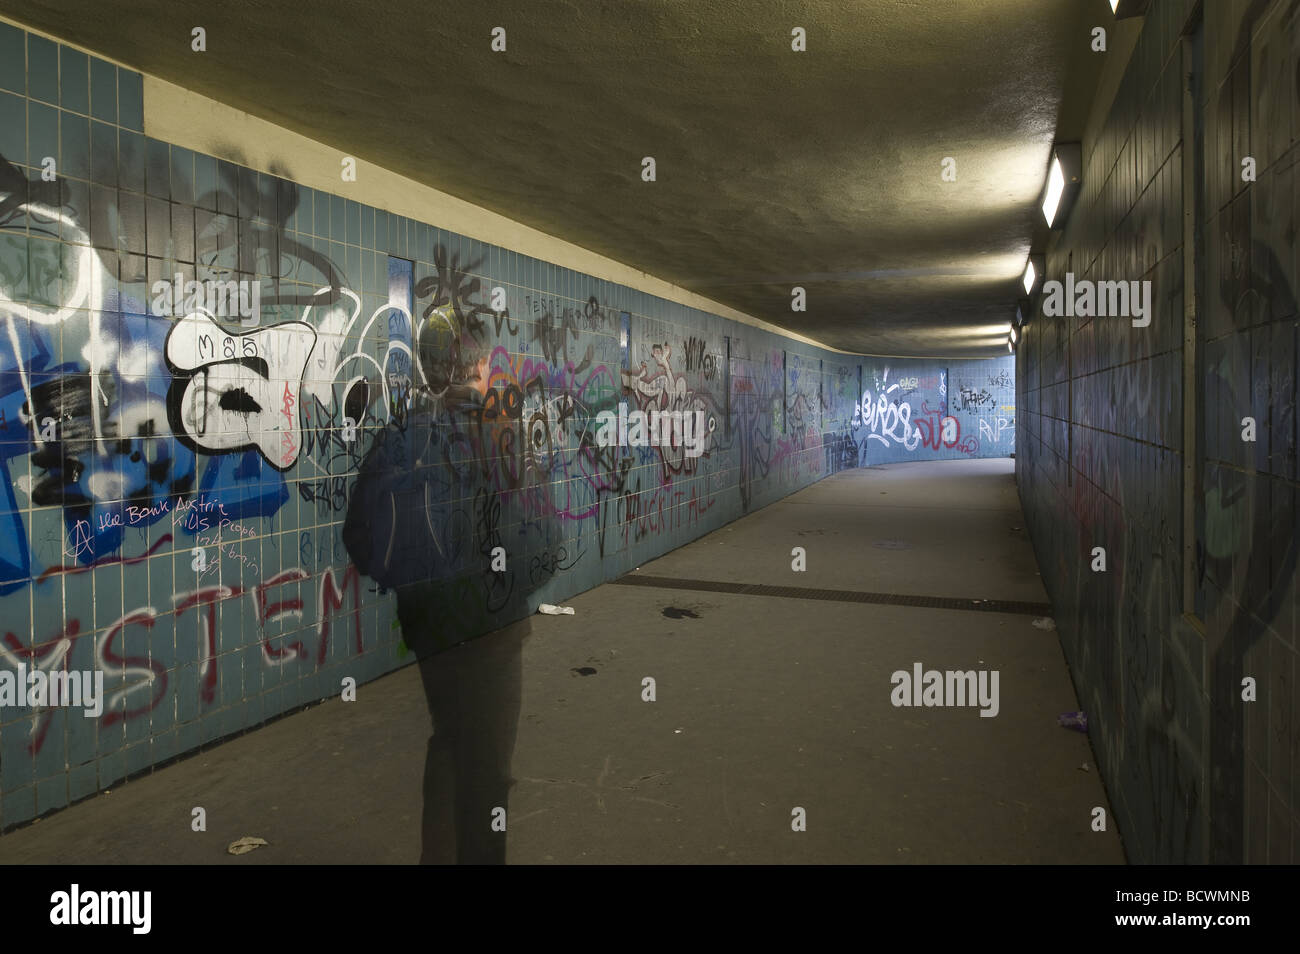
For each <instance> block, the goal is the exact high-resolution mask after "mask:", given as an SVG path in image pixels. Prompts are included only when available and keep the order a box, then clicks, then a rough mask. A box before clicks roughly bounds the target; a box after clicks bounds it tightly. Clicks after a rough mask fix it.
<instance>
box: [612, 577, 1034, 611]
mask: <svg viewBox="0 0 1300 954" xmlns="http://www.w3.org/2000/svg"><path fill="white" fill-rule="evenodd" d="M613 582H614V583H616V584H618V585H620V586H653V587H658V588H659V589H664V590H695V591H698V592H704V593H734V594H736V595H737V596H783V597H786V598H787V599H796V600H827V601H829V602H832V603H877V604H883V605H886V606H921V607H925V608H926V609H955V610H975V611H977V612H981V613H1022V614H1024V615H1026V616H1051V615H1052V607H1051V604H1050V603H1027V602H1024V601H1021V600H976V599H968V600H967V599H955V598H953V597H951V596H912V595H910V594H907V593H867V592H864V591H862V590H819V589H814V588H812V587H806V586H769V585H767V584H765V583H727V582H724V581H722V580H687V579H680V578H677V577H671V576H648V575H642V574H628V575H627V576H621V577H619V578H618V579H617V580H614V581H613Z"/></svg>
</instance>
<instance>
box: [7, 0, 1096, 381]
mask: <svg viewBox="0 0 1300 954" xmlns="http://www.w3.org/2000/svg"><path fill="white" fill-rule="evenodd" d="M0 11H3V12H4V13H5V14H6V15H7V16H10V17H12V18H14V19H16V20H18V21H19V22H23V23H26V24H29V25H31V26H33V27H36V28H38V29H41V30H44V31H46V32H48V33H50V34H52V35H55V36H58V37H61V38H63V39H66V40H69V41H71V42H73V43H77V44H79V45H82V46H85V47H87V48H89V49H91V50H94V51H96V52H100V53H102V54H104V55H107V56H110V57H112V58H115V59H117V60H119V61H121V62H123V63H125V64H127V65H129V66H132V67H135V68H137V69H140V70H143V71H145V72H148V73H152V74H154V75H155V76H158V77H161V78H163V79H165V80H169V81H171V82H173V83H176V84H178V85H180V86H183V87H186V88H189V89H192V90H194V91H196V92H199V93H202V94H204V95H207V96H210V97H212V98H214V99H218V100H221V101H223V102H225V103H228V104H230V105H232V106H235V107H238V108H241V109H243V110H246V111H247V112H250V113H252V114H254V115H257V116H260V117H262V118H264V119H268V120H270V121H273V122H275V123H278V124H280V125H282V126H285V127H287V128H289V129H292V130H294V131H296V132H299V133H302V134H304V135H307V136H310V137H311V138H313V139H316V140H319V141H321V142H324V143H328V144H330V145H331V146H335V147H337V148H339V149H340V150H343V151H345V152H347V153H349V154H352V155H356V156H359V157H361V158H363V159H365V160H368V161H371V162H375V163H377V164H380V165H383V166H385V167H387V168H389V169H391V170H393V171H395V172H398V173H401V174H403V175H406V176H408V177H410V178H412V179H415V180H418V181H420V182H423V183H426V184H428V185H430V186H432V187H434V188H437V189H441V190H443V191H445V192H448V193H451V194H453V195H456V196H459V197H461V198H464V199H467V200H469V201H471V202H474V203H476V204H478V205H481V206H484V207H486V208H489V209H492V210H494V211H497V212H500V213H503V214H505V215H507V216H509V217H511V218H514V219H516V220H518V221H521V222H524V223H526V224H528V225H531V226H534V227H536V228H538V229H541V230H543V231H545V232H549V233H551V234H553V235H556V236H558V237H560V238H563V239H566V240H568V241H571V242H574V243H576V244H578V245H582V246H585V247H587V248H589V249H592V250H593V251H596V252H600V253H602V254H604V255H607V256H609V257H610V258H613V259H616V260H618V261H621V262H624V263H626V264H628V265H632V266H635V267H637V268H640V269H643V270H644V271H646V272H649V273H651V274H653V275H656V276H658V277H660V278H664V279H667V280H669V281H672V282H675V283H677V284H679V285H682V286H684V287H686V288H689V289H691V290H693V291H697V292H699V293H701V294H704V295H707V296H709V297H711V298H713V299H715V300H717V301H720V302H724V303H726V304H728V305H731V306H733V307H736V308H739V309H741V310H743V311H746V312H748V313H749V314H751V315H754V316H755V317H758V318H762V319H765V320H767V321H771V322H773V323H775V324H778V325H781V326H783V327H786V328H789V329H791V330H794V331H798V332H800V333H802V334H805V335H808V336H810V337H813V338H816V339H818V340H820V341H822V342H824V343H826V344H828V345H830V346H832V347H836V348H841V349H844V350H848V351H857V352H864V353H868V354H895V355H942V356H952V357H978V356H983V355H993V354H998V353H1003V354H1004V353H1005V352H1006V347H1005V334H1006V324H1007V321H1008V320H1009V318H1010V316H1011V315H1012V313H1013V310H1014V301H1015V298H1016V295H1017V290H1018V286H1017V283H1018V279H1019V276H1020V273H1021V271H1022V270H1023V268H1024V260H1025V255H1026V253H1027V252H1028V251H1029V247H1030V243H1031V241H1032V240H1033V239H1034V237H1035V234H1036V229H1037V235H1038V238H1039V240H1040V242H1041V239H1042V236H1043V235H1044V233H1043V232H1042V229H1041V215H1040V214H1039V213H1038V210H1037V203H1038V200H1039V196H1040V194H1041V191H1042V187H1043V183H1044V179H1045V173H1046V166H1047V160H1048V154H1049V149H1050V144H1051V143H1052V141H1053V139H1054V138H1059V139H1061V140H1068V139H1072V138H1076V139H1077V138H1078V137H1079V135H1080V134H1081V132H1082V127H1083V123H1084V119H1085V117H1086V112H1087V107H1088V105H1089V102H1090V100H1091V96H1092V90H1093V86H1094V85H1095V82H1096V73H1097V69H1098V63H1099V61H1100V60H1101V59H1102V56H1101V55H1098V54H1093V53H1091V51H1090V50H1089V40H1090V36H1089V31H1090V29H1091V27H1092V26H1095V25H1104V26H1107V27H1110V26H1111V25H1112V24H1113V21H1112V20H1111V19H1110V11H1109V8H1108V6H1107V3H1106V2H1105V0H833V2H831V0H510V2H501V0H463V2H462V0H457V2H454V3H445V2H442V3H435V2H430V0H374V2H359V0H313V2H311V3H305V2H303V0H242V2H240V0H227V2H222V3H213V2H212V0H167V2H165V3H164V2H160V0H113V2H112V3H104V2H103V0H0ZM196 25H201V26H204V27H205V28H206V30H207V36H208V53H207V55H205V56H201V57H200V56H196V55H195V54H194V53H192V52H191V50H190V46H189V37H190V30H191V28H192V27H193V26H196ZM496 26H502V27H505V28H506V31H507V51H506V52H505V53H493V52H492V51H491V50H490V49H489V42H490V33H491V30H492V28H493V27H496ZM796 26H799V27H803V28H805V30H806V31H807V52H805V53H795V52H792V50H791V30H792V28H794V27H796ZM1067 80H1068V82H1067ZM644 156H653V157H654V158H655V160H656V163H657V181H655V182H653V183H647V182H643V181H642V179H641V160H642V157H644ZM947 156H951V157H953V158H955V159H956V160H957V180H956V182H943V181H941V179H940V172H941V162H942V160H943V159H944V157H947ZM286 158H291V157H286ZM794 285H801V286H803V287H804V288H805V289H806V290H807V296H808V304H807V311H806V312H802V313H795V312H792V311H791V309H790V300H791V291H790V289H791V286H794ZM999 328H1001V332H1000V333H999V331H998V329H999Z"/></svg>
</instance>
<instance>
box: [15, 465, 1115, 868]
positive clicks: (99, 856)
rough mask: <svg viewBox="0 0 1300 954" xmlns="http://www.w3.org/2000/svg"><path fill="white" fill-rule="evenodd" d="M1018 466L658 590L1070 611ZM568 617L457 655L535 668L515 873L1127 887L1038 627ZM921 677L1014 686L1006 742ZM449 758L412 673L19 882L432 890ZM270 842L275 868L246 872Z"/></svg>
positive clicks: (839, 516) (184, 787)
mask: <svg viewBox="0 0 1300 954" xmlns="http://www.w3.org/2000/svg"><path fill="white" fill-rule="evenodd" d="M1013 464H1014V462H1013V461H1010V460H990V461H950V462H939V463H917V464H898V465H890V466H885V467H872V468H867V469H863V470H856V471H848V472H845V473H841V474H838V475H836V476H834V477H831V478H829V479H827V480H825V481H822V482H821V483H819V484H817V485H815V486H813V487H810V488H808V489H806V490H804V491H802V492H800V493H798V494H795V495H793V496H791V497H789V498H787V499H786V500H783V501H781V502H779V503H776V504H774V505H772V506H770V507H768V508H766V509H764V510H762V511H760V512H758V513H755V514H752V515H750V516H748V517H746V518H744V519H743V520H739V521H737V522H736V523H734V524H732V525H731V526H729V527H725V528H723V529H722V530H719V531H717V532H715V533H713V534H710V535H709V536H707V537H705V538H703V539H701V540H699V541H697V542H695V543H693V544H691V545H689V546H687V547H683V548H682V549H680V550H677V551H675V552H673V553H670V554H668V555H667V556H665V557H663V558H661V559H659V560H656V561H655V562H653V563H650V564H646V565H645V566H643V567H641V568H640V570H639V571H638V573H639V574H640V575H655V576H664V577H677V578H690V579H699V580H713V581H730V582H738V583H765V584H774V585H782V586H795V587H815V588H828V589H851V590H866V591H872V592H877V593H891V594H910V595H926V596H938V597H945V598H953V597H957V598H964V599H1002V600H1021V601H1038V602H1045V601H1046V594H1045V593H1044V591H1043V587H1042V584H1041V582H1040V580H1039V578H1038V576H1037V574H1036V572H1035V569H1036V568H1035V563H1034V557H1033V552H1032V550H1031V548H1030V545H1029V542H1028V539H1027V537H1026V535H1025V533H1024V532H1023V530H1022V529H1021V527H1023V519H1022V517H1021V513H1020V508H1019V504H1018V501H1017V497H1016V491H1015V483H1014V478H1013ZM795 546H802V547H804V548H805V549H806V551H807V560H808V569H807V571H806V572H804V573H795V572H793V571H792V570H791V568H790V561H791V557H790V550H791V548H792V547H795ZM569 605H571V606H573V607H574V609H575V610H576V615H575V616H560V617H546V616H536V617H534V618H533V619H532V620H531V621H526V622H524V623H521V624H518V625H517V626H514V627H510V628H509V629H507V630H503V631H501V632H499V633H495V634H492V635H491V636H487V637H484V638H483V639H481V640H477V641H475V642H474V643H471V644H469V645H467V646H464V647H459V648H458V649H456V650H453V651H452V652H451V653H449V654H444V656H447V657H449V658H451V659H452V660H453V665H459V663H457V662H455V660H460V661H462V662H465V661H468V662H471V663H472V661H473V659H474V657H475V656H476V655H477V656H487V655H491V654H493V653H497V652H500V651H502V647H506V650H505V651H506V652H509V647H511V646H515V647H519V646H522V702H521V709H520V716H519V719H518V725H517V738H516V742H515V746H514V757H513V763H512V765H511V770H512V773H513V776H514V779H515V784H514V786H513V788H512V789H511V792H510V797H509V806H508V829H509V831H508V833H507V834H505V835H500V834H493V835H492V836H491V837H492V838H494V839H497V842H496V843H497V844H499V843H500V842H499V839H501V838H503V837H504V838H505V839H506V852H505V856H506V860H507V861H509V862H511V863H524V864H529V863H552V862H554V863H571V862H598V863H698V862H703V863H728V862H735V863H782V862H795V863H899V862H902V863H947V862H970V863H1012V864H1014V863H1058V864H1099V863H1102V864H1104V863H1120V864H1122V863H1123V862H1124V854H1123V849H1122V847H1121V843H1120V839H1119V837H1118V835H1117V833H1116V832H1115V830H1114V825H1113V823H1112V824H1111V825H1109V826H1108V827H1109V829H1110V830H1109V831H1107V832H1102V833H1097V832H1093V831H1092V830H1091V827H1090V823H1091V820H1092V809H1093V808H1094V807H1095V806H1101V807H1104V808H1106V810H1107V817H1109V814H1110V811H1109V803H1108V801H1107V799H1106V795H1105V792H1104V790H1103V787H1102V784H1101V780H1100V778H1099V777H1098V775H1097V772H1096V767H1095V764H1094V762H1093V756H1092V751H1091V749H1090V746H1089V743H1088V740H1087V738H1086V737H1085V736H1083V735H1081V734H1078V733H1076V732H1072V731H1068V730H1066V729H1063V728H1060V727H1059V726H1058V725H1057V722H1056V717H1057V715H1058V714H1059V713H1062V712H1066V711H1071V710H1075V709H1077V708H1078V704H1077V701H1076V698H1075V695H1074V691H1073V688H1072V686H1071V683H1070V678H1069V674H1068V671H1067V669H1066V665H1065V661H1064V658H1063V656H1062V654H1061V650H1060V646H1059V645H1058V643H1057V639H1056V634H1055V633H1054V632H1051V631H1044V630H1042V629H1038V628H1035V627H1034V626H1033V625H1032V622H1033V619H1034V617H1033V615H1031V614H1027V613H1016V614H1013V613H994V612H978V611H971V610H962V609H947V608H928V607H927V608H920V607H912V606H898V605H872V604H863V603H851V602H833V601H813V600H808V599H800V598H774V597H770V596H757V595H746V594H736V593H719V592H705V591H691V590H682V589H675V590H670V589H661V588H658V587H652V586H645V587H643V586H625V585H606V586H601V587H598V588H597V589H595V590H591V591H589V592H587V593H584V594H582V595H580V596H578V597H575V598H574V599H572V600H570V601H569ZM682 611H688V612H682ZM691 614H694V615H691ZM457 654H459V655H457ZM914 662H921V663H922V664H924V666H925V668H927V669H930V668H934V669H941V670H950V669H977V670H980V669H988V670H994V669H995V670H998V671H999V672H1000V685H999V689H1000V693H999V694H1000V711H999V713H998V715H997V717H996V718H980V717H979V714H978V710H977V709H976V708H907V707H899V708H895V707H894V706H893V705H892V704H891V701H890V695H891V691H892V688H893V687H892V685H891V682H890V675H891V673H893V672H894V671H895V670H900V669H902V670H908V671H910V670H911V668H912V664H913V663H914ZM579 670H582V673H580V672H579ZM591 670H594V672H592V671H591ZM584 673H585V674H584ZM647 676H650V677H653V678H654V679H655V681H656V693H657V698H656V701H654V702H653V703H651V702H645V701H643V700H642V680H643V678H644V677H647ZM471 689H472V684H471ZM429 731H430V717H429V714H428V708H427V706H426V704H425V697H424V691H423V689H422V685H421V676H420V671H419V669H418V668H417V667H414V666H411V667H407V668H405V669H403V670H401V671H399V672H396V673H393V674H392V675H389V676H387V677H385V678H383V679H381V680H378V681H376V682H373V683H370V684H367V685H364V686H362V687H361V689H360V691H359V694H358V701H357V702H355V703H343V702H340V701H337V700H331V701H328V702H325V703H322V704H320V705H317V706H315V707H312V708H310V709H307V710H306V711H303V712H300V713H298V714H295V715H292V716H289V717H287V718H283V719H280V720H278V721H276V722H274V723H271V724H269V725H267V726H265V727H263V728H261V729H258V730H256V731H254V732H251V733H248V734H246V735H244V736H241V737H239V738H236V739H234V740H232V741H230V742H227V743H225V744H223V745H220V746H218V747H217V748H214V749H212V750H211V751H207V752H202V753H199V754H197V755H195V756H193V757H191V758H188V759H185V760H183V761H180V762H177V763H175V764H173V765H170V766H168V767H166V768H164V769H161V770H159V771H157V772H155V773H153V774H152V775H149V776H147V777H144V778H142V779H139V780H136V781H132V782H129V783H127V784H124V785H122V786H120V787H118V788H115V789H113V790H112V791H111V792H110V793H104V794H101V795H99V796H96V797H94V798H92V799H89V800H87V801H85V802H82V803H80V804H78V805H75V806H73V807H71V808H69V809H67V810H65V811H63V812H59V813H57V814H55V815H53V816H51V817H49V818H46V819H44V820H43V821H40V822H38V823H36V824H33V825H31V826H29V827H26V828H23V829H19V830H17V831H14V832H11V833H10V834H8V835H5V836H3V837H0V861H4V862H9V863H26V862H44V863H82V864H85V863H114V864H116V863H136V862H158V863H205V864H207V863H225V864H276V863H346V862H371V863H387V862H397V863H412V862H415V861H417V860H419V858H420V856H421V814H422V809H423V805H424V802H425V799H424V795H423V779H424V777H425V758H426V743H427V740H428V736H429ZM1085 763H1086V766H1087V768H1086V770H1085V769H1084V768H1083V766H1084V765H1085ZM195 806H202V807H203V808H204V809H205V810H206V813H207V831H206V832H203V833H195V832H193V831H191V828H190V821H191V810H192V808H193V807H195ZM480 807H481V806H475V812H474V814H475V817H479V816H481V817H483V818H484V824H485V825H488V824H489V820H488V816H487V814H486V813H487V809H486V808H483V809H482V811H480V810H479V808H480ZM796 807H799V808H803V809H804V810H805V812H806V818H807V826H806V831H803V832H794V831H792V830H791V818H792V810H793V809H794V808H796ZM244 835H252V836H257V837H261V838H264V839H266V840H267V841H268V842H269V845H267V846H266V847H262V848H259V849H258V850H256V851H254V852H252V853H250V854H246V855H242V856H239V857H234V856H231V855H228V854H227V853H226V851H225V848H226V845H228V844H229V843H230V842H231V841H234V840H235V839H236V838H239V837H241V836H244Z"/></svg>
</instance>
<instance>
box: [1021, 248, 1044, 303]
mask: <svg viewBox="0 0 1300 954" xmlns="http://www.w3.org/2000/svg"><path fill="white" fill-rule="evenodd" d="M1044 270H1045V263H1044V261H1043V256H1041V255H1034V254H1031V255H1030V256H1029V261H1027V262H1026V263H1025V275H1024V278H1022V279H1021V284H1022V285H1024V288H1025V294H1026V295H1030V296H1032V295H1033V294H1034V290H1035V289H1036V288H1038V285H1039V283H1040V282H1041V280H1042V277H1043V271H1044Z"/></svg>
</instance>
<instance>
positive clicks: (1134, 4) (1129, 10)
mask: <svg viewBox="0 0 1300 954" xmlns="http://www.w3.org/2000/svg"><path fill="white" fill-rule="evenodd" d="M1147 2H1148V0H1110V12H1111V13H1113V14H1115V19H1116V20H1124V19H1127V18H1128V17H1140V16H1143V15H1144V14H1145V13H1146V12H1147Z"/></svg>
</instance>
